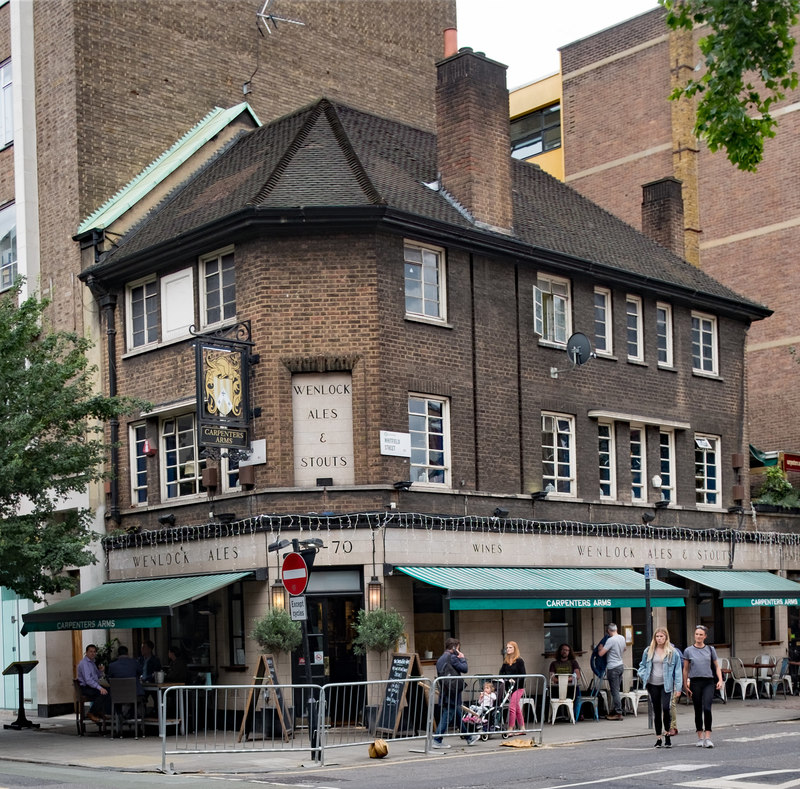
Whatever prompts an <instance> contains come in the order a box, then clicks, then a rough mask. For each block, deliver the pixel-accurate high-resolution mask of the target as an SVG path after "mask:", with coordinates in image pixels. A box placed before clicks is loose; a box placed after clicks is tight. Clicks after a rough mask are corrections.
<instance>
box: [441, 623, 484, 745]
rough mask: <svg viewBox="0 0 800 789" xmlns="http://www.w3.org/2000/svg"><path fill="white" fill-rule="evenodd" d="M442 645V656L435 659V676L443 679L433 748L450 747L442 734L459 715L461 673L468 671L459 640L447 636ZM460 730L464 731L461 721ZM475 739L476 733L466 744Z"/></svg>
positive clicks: (475, 740) (462, 682) (474, 741)
mask: <svg viewBox="0 0 800 789" xmlns="http://www.w3.org/2000/svg"><path fill="white" fill-rule="evenodd" d="M444 647H445V648H444V652H443V653H442V656H441V657H440V658H439V659H438V660H437V661H436V676H437V678H438V677H442V678H443V679H442V680H441V681H440V683H439V725H438V726H437V727H436V733H435V734H434V737H433V747H434V748H449V747H450V746H449V745H447V744H446V743H445V742H443V741H442V735H443V734H444V733H445V732H446V731H447V729H448V727H449V726H450V723H451V722H452V721H453V720H455V719H456V716H458V717H459V718H460V717H461V692H462V691H463V690H464V680H463V679H461V675H462V674H466V673H467V671H468V666H467V659H466V658H465V657H464V654H463V653H462V652H461V642H460V641H459V640H458V639H457V638H448V639H447V641H446V642H445V645H444ZM461 731H462V732H464V731H465V729H464V724H463V722H462V724H461ZM477 741H478V735H477V734H474V735H472V736H470V737H467V745H474V744H475V743H476V742H477Z"/></svg>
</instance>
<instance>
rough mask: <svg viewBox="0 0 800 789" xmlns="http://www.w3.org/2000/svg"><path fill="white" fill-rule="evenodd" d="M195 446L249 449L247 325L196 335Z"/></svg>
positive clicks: (248, 345) (248, 329)
mask: <svg viewBox="0 0 800 789" xmlns="http://www.w3.org/2000/svg"><path fill="white" fill-rule="evenodd" d="M195 336H196V337H197V341H196V343H195V353H196V356H195V359H196V375H197V414H198V427H199V436H198V443H200V444H202V445H204V446H207V447H228V448H231V449H241V448H247V447H249V446H250V390H249V385H248V384H249V380H250V364H251V360H252V356H251V348H252V346H253V343H252V342H251V341H250V325H249V323H240V324H237V325H236V326H235V327H233V328H232V329H229V330H227V331H226V332H225V333H215V334H197V335H195Z"/></svg>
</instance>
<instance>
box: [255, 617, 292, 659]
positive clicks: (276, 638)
mask: <svg viewBox="0 0 800 789" xmlns="http://www.w3.org/2000/svg"><path fill="white" fill-rule="evenodd" d="M250 638H252V639H253V641H256V642H257V643H258V645H259V646H260V647H261V648H262V649H263V650H264V651H265V652H269V653H273V654H278V653H280V652H291V651H292V650H293V649H297V647H299V646H300V643H301V641H302V640H303V631H302V630H301V628H300V623H299V622H294V621H292V618H291V617H290V616H289V614H288V613H287V612H286V611H285V610H284V609H283V608H271V609H270V610H269V611H268V612H267V613H266V614H265V615H264V616H262V617H261V619H258V620H257V621H256V623H255V624H254V625H253V630H252V631H251V632H250Z"/></svg>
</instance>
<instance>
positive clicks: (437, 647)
mask: <svg viewBox="0 0 800 789" xmlns="http://www.w3.org/2000/svg"><path fill="white" fill-rule="evenodd" d="M444 594H445V593H444V590H442V589H438V588H436V587H433V586H428V585H427V584H423V583H417V582H415V583H414V642H415V644H416V651H417V652H418V653H419V655H420V656H421V657H422V658H424V659H427V660H430V659H431V658H438V657H439V655H441V654H442V652H444V642H445V641H446V640H447V639H448V638H449V637H450V635H451V632H452V631H451V627H450V616H449V614H448V612H447V608H446V606H445V604H444Z"/></svg>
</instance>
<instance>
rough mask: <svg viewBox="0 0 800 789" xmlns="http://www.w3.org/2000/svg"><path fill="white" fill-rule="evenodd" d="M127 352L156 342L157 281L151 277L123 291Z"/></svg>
mask: <svg viewBox="0 0 800 789" xmlns="http://www.w3.org/2000/svg"><path fill="white" fill-rule="evenodd" d="M125 300H126V310H125V314H126V316H127V321H126V323H127V335H128V350H129V351H130V350H133V349H134V348H146V347H148V346H150V345H155V344H156V343H157V342H158V281H157V280H156V278H155V277H151V278H149V279H146V280H141V281H140V282H133V283H131V284H130V285H128V287H127V288H126V289H125Z"/></svg>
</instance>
